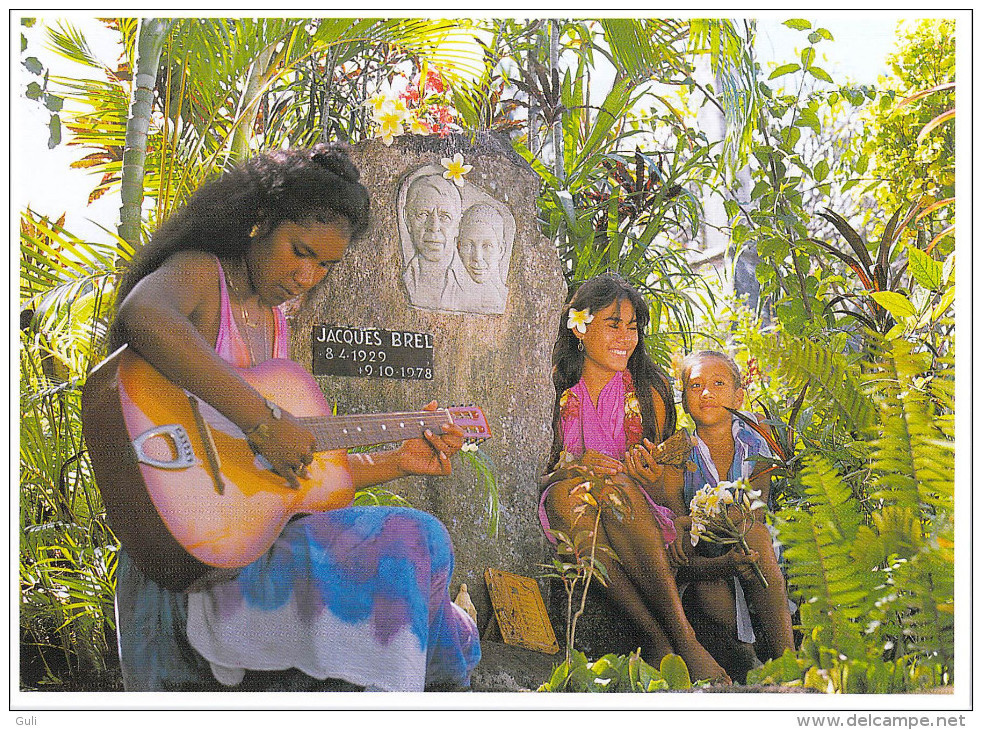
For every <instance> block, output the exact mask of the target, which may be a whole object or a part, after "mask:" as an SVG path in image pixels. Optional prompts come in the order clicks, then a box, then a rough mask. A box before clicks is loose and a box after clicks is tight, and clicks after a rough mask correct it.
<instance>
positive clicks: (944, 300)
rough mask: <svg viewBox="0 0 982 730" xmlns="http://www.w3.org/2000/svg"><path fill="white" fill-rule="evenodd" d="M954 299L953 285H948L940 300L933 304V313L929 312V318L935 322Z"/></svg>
mask: <svg viewBox="0 0 982 730" xmlns="http://www.w3.org/2000/svg"><path fill="white" fill-rule="evenodd" d="M954 301H955V287H953V286H950V287H948V290H947V291H945V293H944V294H942V295H941V300H940V301H939V302H938V303H937V304H936V305H935V307H934V310H933V313H932V314H931V319H932V320H933V321H935V322H937V321H938V320H939V319H941V316H942V315H943V314H944V313H945V312H946V311H948V307H950V306H951V304H952V302H954Z"/></svg>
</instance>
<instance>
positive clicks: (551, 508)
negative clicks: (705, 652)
mask: <svg viewBox="0 0 982 730" xmlns="http://www.w3.org/2000/svg"><path fill="white" fill-rule="evenodd" d="M577 483H578V482H577ZM568 489H569V485H568V484H565V483H562V482H560V483H557V484H555V485H553V486H552V488H551V489H550V491H549V495H548V496H547V498H546V511H547V512H548V514H549V523H550V525H552V527H553V528H554V529H557V530H560V531H562V532H565V533H566V534H567V535H569V536H570V537H571V538H574V539H575V538H576V536H578V535H580V534H582V533H585V532H589V530H590V529H591V527H592V526H593V524H594V520H595V519H596V512H595V511H594V510H590V511H589V512H588V513H586V514H585V515H584V516H583V517H581V518H580V519H579V520H578V521H574V519H573V517H572V514H571V511H570V509H571V506H572V502H571V499H570V497H569V494H568ZM597 545H598V546H606V547H608V548H609V547H610V544H609V538H608V537H607V533H606V531H605V530H604V527H603V524H601V525H600V528H599V530H598V534H597ZM603 562H604V566H605V567H606V568H607V586H606V588H605V591H606V593H607V596H608V597H609V598H610V599H611V600H613V601H614V602H615V603H616V604H617V605H619V606H620V607H621V608H622V609H624V611H625V612H626V613H627V614H628V615H629V616H630V617H631V619H632V620H633V621H634V622H635V624H637V626H638V628H640V629H641V631H642V632H643V633H644V634H645V636H646V637H647V639H648V646H647V647H645V649H646V651H645V652H644V653H645V656H646V659H650V660H657V661H661V658H662V657H663V656H665V655H666V654H670V653H672V652H673V651H674V649H673V648H672V644H671V642H670V641H669V640H668V637H667V636H665V632H664V631H663V630H662V627H661V624H659V623H658V621H657V620H656V619H655V617H654V616H653V615H652V614H651V611H650V610H649V609H648V607H647V605H645V602H644V598H643V597H642V596H641V594H640V593H639V592H638V589H637V587H636V586H635V585H634V583H633V582H632V581H631V578H630V576H628V574H627V573H626V572H625V571H624V569H623V568H622V567H621V565H620V564H619V563H618V562H617V561H614V560H605V561H603ZM596 585H597V583H596V582H593V583H592V584H591V588H592V587H593V586H596Z"/></svg>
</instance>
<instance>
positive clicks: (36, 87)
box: [24, 81, 41, 101]
mask: <svg viewBox="0 0 982 730" xmlns="http://www.w3.org/2000/svg"><path fill="white" fill-rule="evenodd" d="M24 94H25V95H26V96H27V98H28V99H34V100H35V101H37V100H38V99H40V98H41V84H39V83H38V82H37V81H32V82H31V83H29V84H28V85H27V91H25V92H24Z"/></svg>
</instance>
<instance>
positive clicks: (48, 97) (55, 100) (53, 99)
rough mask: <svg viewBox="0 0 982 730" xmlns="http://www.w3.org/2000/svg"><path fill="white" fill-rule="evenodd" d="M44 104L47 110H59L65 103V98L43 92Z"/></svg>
mask: <svg viewBox="0 0 982 730" xmlns="http://www.w3.org/2000/svg"><path fill="white" fill-rule="evenodd" d="M44 105H45V106H46V107H47V108H48V111H52V112H60V111H61V108H62V107H63V106H64V105H65V100H64V99H62V98H61V97H60V96H55V95H54V94H45V95H44Z"/></svg>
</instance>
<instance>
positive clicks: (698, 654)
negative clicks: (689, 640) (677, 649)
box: [682, 643, 733, 684]
mask: <svg viewBox="0 0 982 730" xmlns="http://www.w3.org/2000/svg"><path fill="white" fill-rule="evenodd" d="M682 658H683V659H684V660H685V665H686V666H687V667H688V668H689V676H691V677H692V681H696V680H700V679H708V680H709V681H711V682H712V683H713V684H733V680H732V679H730V675H729V674H727V673H726V670H725V669H723V667H721V666H720V665H719V664H718V663H717V661H716V660H715V659H713V657H712V656H711V655H710V653H709V652H708V651H706V649H705V647H703V645H702V644H699V643H696V645H695V646H693V647H692V648H691V649H690V650H689V651H687V652H685V653H684V654H683V655H682Z"/></svg>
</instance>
